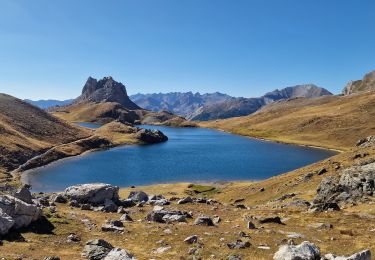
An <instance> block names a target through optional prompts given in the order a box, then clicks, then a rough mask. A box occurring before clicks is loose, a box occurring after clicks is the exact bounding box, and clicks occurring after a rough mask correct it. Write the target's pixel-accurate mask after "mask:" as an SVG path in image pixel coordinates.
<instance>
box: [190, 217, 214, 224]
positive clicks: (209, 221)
mask: <svg viewBox="0 0 375 260" xmlns="http://www.w3.org/2000/svg"><path fill="white" fill-rule="evenodd" d="M194 225H200V226H214V222H213V221H212V219H211V218H210V217H208V216H200V217H198V218H196V219H195V221H194Z"/></svg>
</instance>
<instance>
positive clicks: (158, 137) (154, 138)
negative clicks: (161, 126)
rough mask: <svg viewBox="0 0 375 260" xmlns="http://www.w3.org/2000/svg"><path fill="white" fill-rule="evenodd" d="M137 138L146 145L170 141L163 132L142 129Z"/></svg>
mask: <svg viewBox="0 0 375 260" xmlns="http://www.w3.org/2000/svg"><path fill="white" fill-rule="evenodd" d="M136 137H137V139H139V140H141V141H142V142H145V143H160V142H165V141H167V140H168V137H167V136H166V135H164V134H163V132H161V131H159V130H149V129H140V130H139V131H138V132H137V135H136Z"/></svg>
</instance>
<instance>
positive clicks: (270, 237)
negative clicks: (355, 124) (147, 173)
mask: <svg viewBox="0 0 375 260" xmlns="http://www.w3.org/2000/svg"><path fill="white" fill-rule="evenodd" d="M374 139H375V138H374V137H368V138H366V139H363V140H361V141H360V142H359V143H358V146H357V148H353V150H352V151H351V152H347V153H344V154H339V155H337V156H335V157H332V158H330V159H328V160H325V161H323V162H319V163H317V164H314V165H311V166H307V167H305V168H302V169H299V170H297V171H295V172H291V173H287V174H284V175H281V176H276V177H274V178H271V179H269V180H265V181H262V182H256V183H225V184H216V185H213V186H205V185H194V184H190V185H188V184H169V185H156V186H149V187H141V188H136V187H131V188H128V189H125V190H120V189H119V188H118V187H116V186H112V185H109V184H101V183H97V184H83V185H76V186H72V187H69V188H67V189H66V190H65V191H64V192H61V193H53V194H43V193H37V194H31V193H30V192H29V190H28V187H23V188H20V189H18V190H16V189H12V188H10V187H9V188H8V189H7V190H6V189H3V191H2V195H1V196H0V212H1V214H0V224H1V225H0V235H1V237H2V242H1V244H2V246H0V252H1V256H2V257H3V258H4V259H82V258H86V259H112V260H113V259H276V260H279V259H280V260H281V259H295V260H297V259H327V260H328V259H336V260H338V259H340V260H341V259H357V260H364V259H366V260H367V259H371V251H372V252H374V250H375V245H374V243H373V237H374V232H375V201H374V192H375V151H374V143H375V142H374V141H375V140H374ZM286 180H287V181H286ZM152 194H155V195H152Z"/></svg>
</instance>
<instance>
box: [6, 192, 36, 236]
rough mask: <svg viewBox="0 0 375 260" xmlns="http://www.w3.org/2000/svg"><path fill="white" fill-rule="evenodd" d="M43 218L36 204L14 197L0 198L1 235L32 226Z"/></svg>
mask: <svg viewBox="0 0 375 260" xmlns="http://www.w3.org/2000/svg"><path fill="white" fill-rule="evenodd" d="M41 216H42V211H41V210H40V209H39V208H38V207H37V206H36V205H34V204H28V203H26V202H24V201H22V200H20V199H17V198H15V197H13V196H9V195H3V196H0V235H5V234H7V233H8V232H9V230H10V229H12V228H14V229H17V228H22V227H27V226H28V225H30V223H31V222H33V221H36V220H38V219H39V218H40V217H41Z"/></svg>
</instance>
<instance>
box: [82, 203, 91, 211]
mask: <svg viewBox="0 0 375 260" xmlns="http://www.w3.org/2000/svg"><path fill="white" fill-rule="evenodd" d="M91 209H92V208H91V205H90V204H82V205H81V210H91Z"/></svg>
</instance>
